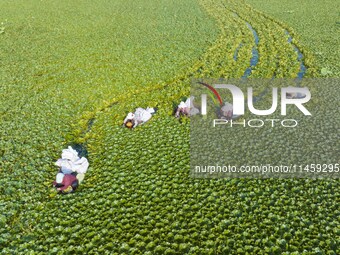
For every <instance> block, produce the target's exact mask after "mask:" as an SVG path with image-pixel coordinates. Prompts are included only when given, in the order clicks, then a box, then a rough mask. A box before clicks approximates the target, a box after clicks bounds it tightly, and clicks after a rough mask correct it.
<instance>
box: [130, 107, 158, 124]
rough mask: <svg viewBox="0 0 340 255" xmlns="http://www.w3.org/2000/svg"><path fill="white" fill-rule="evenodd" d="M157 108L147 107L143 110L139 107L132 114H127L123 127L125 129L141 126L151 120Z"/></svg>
mask: <svg viewBox="0 0 340 255" xmlns="http://www.w3.org/2000/svg"><path fill="white" fill-rule="evenodd" d="M156 111H157V108H150V107H147V108H146V109H143V108H141V107H139V108H137V109H136V111H135V112H134V113H132V112H129V113H128V115H127V116H126V118H125V119H124V126H125V127H127V128H135V127H137V126H138V125H142V124H144V123H145V122H147V121H148V120H150V119H151V117H152V115H153V114H155V113H156Z"/></svg>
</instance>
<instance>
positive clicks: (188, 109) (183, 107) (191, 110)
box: [175, 96, 200, 118]
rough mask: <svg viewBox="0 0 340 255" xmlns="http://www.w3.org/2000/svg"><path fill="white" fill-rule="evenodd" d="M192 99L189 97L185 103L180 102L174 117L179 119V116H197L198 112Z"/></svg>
mask: <svg viewBox="0 0 340 255" xmlns="http://www.w3.org/2000/svg"><path fill="white" fill-rule="evenodd" d="M193 102H194V97H193V96H191V97H189V98H188V99H187V100H186V101H185V102H183V101H182V102H180V104H179V105H178V106H177V109H176V113H175V117H176V118H179V117H180V116H181V115H183V116H194V115H196V114H199V112H200V111H199V110H198V109H197V108H196V107H195V106H194V103H193Z"/></svg>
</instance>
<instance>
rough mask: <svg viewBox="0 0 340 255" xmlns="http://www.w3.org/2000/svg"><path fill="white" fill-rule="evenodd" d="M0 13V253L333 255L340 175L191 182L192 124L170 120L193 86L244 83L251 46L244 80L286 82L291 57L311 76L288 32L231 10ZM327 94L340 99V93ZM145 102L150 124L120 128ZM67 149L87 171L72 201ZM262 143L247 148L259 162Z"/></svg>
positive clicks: (188, 6) (162, 6) (62, 7)
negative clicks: (65, 180)
mask: <svg viewBox="0 0 340 255" xmlns="http://www.w3.org/2000/svg"><path fill="white" fill-rule="evenodd" d="M22 5H23V6H24V7H26V8H21V7H22ZM0 7H1V9H3V10H6V12H4V13H6V15H5V14H3V13H2V14H1V16H0V21H2V20H7V21H6V22H5V23H4V25H3V26H4V27H5V29H2V30H1V27H0V31H4V32H3V33H1V32H0V33H1V34H0V45H1V49H4V50H3V53H1V54H2V56H4V57H2V58H1V61H2V62H3V65H1V67H0V72H1V76H0V85H1V96H2V98H3V99H4V100H2V101H1V102H0V106H1V108H0V109H1V120H0V125H1V129H0V134H1V141H0V159H1V161H0V177H1V178H0V183H1V185H0V198H1V199H0V212H1V213H0V248H1V249H0V250H1V252H2V254H10V253H19V254H20V253H22V254H39V253H41V254H46V253H51V254H95V253H98V254H185V253H188V254H261V253H262V254H282V253H283V254H303V253H304V254H337V253H339V240H338V236H339V206H338V202H339V192H338V185H339V182H338V181H337V180H328V179H326V180H311V179H303V180H299V179H288V180H280V179H266V180H260V179H217V180H209V179H193V178H190V176H189V161H190V160H189V133H190V123H189V120H188V119H185V118H183V119H181V121H178V120H176V119H174V118H173V117H172V116H171V114H172V111H173V105H174V104H176V103H178V101H179V100H180V99H181V98H182V97H184V96H187V95H188V94H189V91H190V83H191V80H192V79H193V78H206V77H209V78H221V77H222V78H239V77H241V76H242V75H243V74H244V72H245V70H247V68H249V65H250V60H251V59H252V57H253V56H252V52H253V51H252V50H253V48H254V47H256V48H257V51H258V55H259V61H258V63H257V65H256V66H254V67H253V70H252V72H251V74H250V76H249V77H253V78H255V77H261V78H272V77H292V78H294V77H297V75H298V73H299V70H300V65H301V61H303V63H304V65H305V66H306V67H307V72H306V76H308V77H315V76H317V75H318V70H317V68H316V64H315V59H314V57H313V55H312V53H311V52H309V51H307V50H305V49H304V48H303V47H302V46H301V44H300V41H299V40H297V39H296V33H295V32H294V31H293V30H292V29H291V28H290V27H289V26H287V25H285V24H283V23H280V22H279V21H276V20H274V19H273V18H271V17H268V16H266V15H263V14H262V13H259V12H258V11H256V10H254V9H253V8H252V7H250V6H248V5H245V4H243V3H239V1H209V0H202V1H199V2H196V1H174V2H169V1H162V2H159V1H157V3H156V2H154V1H139V2H138V4H136V3H135V2H134V1H115V2H112V3H111V2H110V3H107V2H105V1H98V0H97V1H93V2H91V3H89V2H83V3H81V4H79V5H75V4H72V3H70V2H68V1H58V3H57V2H51V1H50V2H48V3H47V2H41V3H40V2H39V4H37V2H36V1H33V0H32V1H26V2H25V3H19V2H16V3H15V4H14V5H12V3H11V4H10V3H9V2H8V3H1V4H0ZM2 15H4V16H2ZM247 23H249V24H250V25H251V26H252V28H253V29H254V30H255V31H256V32H257V34H258V36H259V38H258V39H259V40H258V43H257V42H256V40H255V38H254V35H253V32H252V30H250V29H249V27H248V26H247ZM117 24H119V25H117ZM286 31H289V33H290V35H291V36H292V38H293V44H294V45H295V47H297V48H298V49H299V50H300V51H301V52H302V53H303V58H302V59H299V56H298V53H297V52H296V50H295V49H294V47H293V45H292V43H290V42H289V41H288V35H287V34H286ZM240 45H241V46H240ZM12 49H15V51H13V50H12ZM235 51H237V58H236V59H235V57H234V55H235ZM264 89H266V86H265V84H262V85H261V86H260V87H258V88H257V93H260V92H261V91H263V90H264ZM313 89H317V88H313ZM323 95H324V97H323V98H327V97H330V98H332V99H333V100H336V98H337V95H338V94H337V87H334V86H329V87H328V88H327V89H326V90H323ZM147 106H150V107H153V106H158V107H159V111H158V112H157V114H156V115H155V116H154V117H153V118H152V119H151V120H150V121H149V122H148V123H146V124H145V125H144V126H141V127H138V128H136V129H135V130H128V129H123V128H122V127H121V124H122V120H123V119H124V117H125V115H126V114H127V112H129V111H133V110H134V109H135V108H136V107H147ZM312 106H313V110H315V111H318V113H319V114H320V115H321V114H322V113H323V112H324V111H325V108H323V107H321V108H317V105H316V104H315V103H312ZM324 107H327V105H325V106H324ZM336 109H337V108H334V111H332V112H329V114H330V115H332V114H336ZM315 121H317V119H316V120H315ZM333 125H335V126H337V125H338V119H336V118H335V119H334V123H333ZM333 125H330V126H326V127H325V131H324V132H328V135H329V136H332V135H333V136H334V132H332V127H333ZM259 132H260V131H259ZM315 132H316V135H318V136H320V138H319V139H316V141H319V142H321V143H322V139H321V138H322V135H323V134H319V133H317V132H318V130H316V131H315ZM335 134H336V133H335ZM251 135H252V134H251V133H250V132H248V133H246V134H245V135H244V137H243V139H246V138H247V137H249V136H251ZM295 135H296V134H295ZM236 138H237V139H240V138H239V137H237V134H236ZM335 138H336V137H335ZM238 141H239V142H240V144H242V146H245V145H244V143H241V141H242V139H241V140H238ZM235 142H237V140H235V141H234V143H235ZM70 143H80V144H83V145H84V146H86V148H87V150H88V158H89V161H90V168H89V170H88V172H87V175H86V179H85V181H84V182H83V183H82V185H81V186H80V187H79V189H78V190H77V192H76V193H74V194H71V195H67V196H59V195H56V194H55V192H54V191H53V190H51V181H52V179H53V178H54V176H55V173H56V170H57V169H56V168H55V166H53V162H54V161H55V160H56V159H57V158H58V157H59V154H60V151H61V149H63V148H64V147H65V145H66V144H70ZM233 146H237V144H233ZM264 146H268V145H266V144H256V143H255V142H254V143H252V144H251V149H253V147H258V148H260V149H262V150H260V154H261V155H259V156H260V157H264V158H268V157H270V156H271V155H267V154H266V152H265V151H264V150H263V147H264ZM327 146H329V145H327ZM333 146H334V147H333V148H338V147H339V144H338V142H337V141H334V144H333ZM249 149H250V148H249V147H244V148H243V147H240V148H239V150H240V151H238V150H236V151H235V152H234V153H242V152H244V153H245V156H247V154H248V152H247V151H249ZM324 149H325V150H326V151H327V152H330V153H331V152H336V150H332V148H328V147H325V148H324ZM292 153H298V151H293V152H289V151H285V150H283V151H280V150H278V151H277V152H275V155H274V156H279V155H280V154H282V155H287V156H289V155H297V154H292ZM331 155H333V154H331ZM252 156H254V157H255V156H256V155H252Z"/></svg>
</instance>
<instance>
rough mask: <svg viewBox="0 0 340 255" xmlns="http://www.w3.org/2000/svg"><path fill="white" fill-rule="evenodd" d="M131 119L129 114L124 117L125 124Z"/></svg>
mask: <svg viewBox="0 0 340 255" xmlns="http://www.w3.org/2000/svg"><path fill="white" fill-rule="evenodd" d="M128 120H129V116H126V117H125V119H124V124H125V123H126V122H127V121H128Z"/></svg>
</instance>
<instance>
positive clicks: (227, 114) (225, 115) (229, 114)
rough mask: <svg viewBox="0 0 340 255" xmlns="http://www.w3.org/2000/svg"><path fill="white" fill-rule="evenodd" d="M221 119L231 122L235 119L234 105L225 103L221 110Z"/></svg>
mask: <svg viewBox="0 0 340 255" xmlns="http://www.w3.org/2000/svg"><path fill="white" fill-rule="evenodd" d="M220 118H221V119H227V120H230V119H232V118H233V105H232V104H230V103H228V102H225V103H224V105H223V106H222V107H221V110H220Z"/></svg>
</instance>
